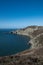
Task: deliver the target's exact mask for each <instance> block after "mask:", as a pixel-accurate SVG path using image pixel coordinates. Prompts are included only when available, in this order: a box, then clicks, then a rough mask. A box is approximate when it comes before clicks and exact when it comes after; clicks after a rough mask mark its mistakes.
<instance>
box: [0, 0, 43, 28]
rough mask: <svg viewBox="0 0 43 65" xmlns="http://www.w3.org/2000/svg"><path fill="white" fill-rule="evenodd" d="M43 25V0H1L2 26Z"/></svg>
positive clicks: (0, 24)
mask: <svg viewBox="0 0 43 65" xmlns="http://www.w3.org/2000/svg"><path fill="white" fill-rule="evenodd" d="M30 25H43V0H0V28H23V27H26V26H30Z"/></svg>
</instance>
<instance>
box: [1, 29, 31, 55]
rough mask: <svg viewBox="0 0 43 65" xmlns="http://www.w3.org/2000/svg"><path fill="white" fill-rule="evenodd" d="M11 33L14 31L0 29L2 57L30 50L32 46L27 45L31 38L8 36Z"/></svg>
mask: <svg viewBox="0 0 43 65" xmlns="http://www.w3.org/2000/svg"><path fill="white" fill-rule="evenodd" d="M9 31H12V29H0V56H8V55H12V54H16V53H18V52H21V51H23V50H25V49H28V48H30V45H27V43H28V41H29V40H30V39H29V37H26V36H22V35H16V34H7V32H9Z"/></svg>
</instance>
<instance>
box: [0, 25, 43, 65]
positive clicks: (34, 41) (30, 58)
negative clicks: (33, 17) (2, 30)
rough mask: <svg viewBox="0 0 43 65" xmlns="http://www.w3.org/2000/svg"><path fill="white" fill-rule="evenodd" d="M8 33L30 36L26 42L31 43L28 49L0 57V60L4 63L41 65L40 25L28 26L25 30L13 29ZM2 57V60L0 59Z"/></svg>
mask: <svg viewBox="0 0 43 65" xmlns="http://www.w3.org/2000/svg"><path fill="white" fill-rule="evenodd" d="M10 34H17V35H23V36H28V37H30V41H29V42H28V43H27V44H29V43H30V44H31V48H30V49H26V50H24V51H22V52H19V53H17V54H13V55H10V56H4V57H0V61H1V62H3V61H4V64H5V65H6V63H7V65H9V64H10V65H14V64H16V65H21V64H23V65H25V63H26V65H27V63H28V64H29V65H32V64H33V65H37V64H38V65H42V63H43V29H42V28H41V26H36V27H35V28H33V27H31V28H30V27H28V28H26V29H25V30H24V29H23V30H17V31H13V32H12V33H11V32H10ZM1 59H2V60H1Z"/></svg>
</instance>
